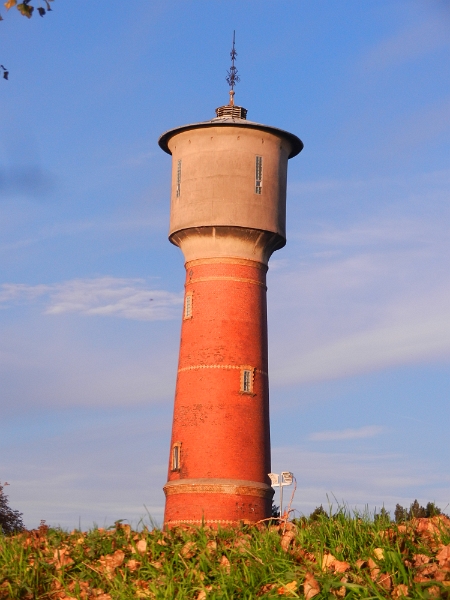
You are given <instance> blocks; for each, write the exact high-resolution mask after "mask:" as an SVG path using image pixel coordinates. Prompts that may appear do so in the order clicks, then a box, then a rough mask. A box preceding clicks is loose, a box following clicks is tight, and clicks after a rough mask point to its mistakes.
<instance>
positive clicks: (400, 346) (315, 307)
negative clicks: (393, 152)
mask: <svg viewBox="0 0 450 600" xmlns="http://www.w3.org/2000/svg"><path fill="white" fill-rule="evenodd" d="M323 183H324V185H322V182H316V183H315V182H310V183H309V184H306V190H301V191H302V192H304V193H307V194H308V195H309V200H311V196H312V197H313V198H314V200H317V204H321V203H322V201H323V202H324V203H325V204H326V203H327V201H328V197H329V196H330V195H333V194H335V193H336V190H337V191H338V192H339V193H340V190H341V191H342V190H344V189H347V191H348V190H349V189H350V191H351V185H352V182H348V183H347V187H345V186H346V184H345V182H340V181H330V182H328V184H329V185H325V184H326V183H327V182H323ZM353 183H355V182H353ZM448 183H449V173H448V172H439V173H436V174H434V175H433V176H431V175H429V176H427V177H422V178H421V179H420V180H419V178H418V179H417V180H416V181H415V186H414V187H415V189H411V190H408V189H406V191H407V196H409V205H408V210H407V211H405V206H404V203H403V205H402V210H400V209H398V210H397V209H394V208H392V207H384V208H383V209H382V210H379V212H378V215H376V216H375V215H373V213H372V214H371V215H370V216H368V217H367V218H366V219H364V218H363V219H361V218H360V220H359V221H358V222H355V221H354V222H353V223H352V222H348V221H347V222H346V223H345V225H343V226H341V227H340V226H339V225H337V224H336V223H335V224H334V225H331V224H330V223H329V222H327V221H326V220H325V219H324V218H322V219H320V218H318V219H316V220H313V219H312V218H310V220H309V221H308V222H304V223H303V224H302V228H301V229H300V230H298V231H297V233H296V235H295V236H293V240H292V242H291V245H290V246H288V247H287V249H286V251H284V252H285V258H286V261H285V262H283V263H279V265H278V269H276V270H275V271H274V272H270V274H269V280H268V281H269V318H270V322H271V323H274V324H276V325H275V326H272V334H271V358H270V362H271V381H272V383H275V384H276V385H293V384H298V383H306V382H312V381H320V380H326V379H333V378H342V377H350V376H353V375H357V374H360V373H368V372H371V371H374V370H379V369H384V368H390V367H392V366H399V365H406V364H417V363H421V362H422V363H423V362H429V361H433V360H434V361H435V360H438V361H448V360H449V359H450V310H449V306H450V282H449V280H448V277H447V276H446V273H448V270H449V269H450V249H449V246H448V227H449V226H450V215H449V211H448V206H447V204H448V203H447V201H446V200H445V198H446V196H447V195H448ZM372 184H374V182H372ZM386 184H387V182H381V183H380V182H378V187H375V185H372V189H369V188H370V187H371V186H368V185H367V182H366V184H364V185H362V184H361V186H360V191H359V194H360V199H361V201H362V202H367V200H368V198H370V197H371V195H374V197H376V196H377V194H378V195H381V196H382V192H383V190H384V187H385V185H386ZM355 185H356V183H355ZM358 185H359V184H358ZM401 185H402V184H401V182H400V183H399V184H398V186H399V187H400V186H401ZM349 186H350V188H349ZM403 187H404V189H403V196H404V195H405V185H403ZM296 192H297V193H300V190H299V189H298V190H296ZM402 212H403V213H405V212H406V214H402ZM291 239H292V238H291ZM286 252H288V253H289V254H288V256H286ZM271 290H276V293H272V291H271ZM287 314H289V319H288V320H286V315H287Z"/></svg>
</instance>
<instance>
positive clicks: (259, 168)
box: [255, 156, 263, 194]
mask: <svg viewBox="0 0 450 600" xmlns="http://www.w3.org/2000/svg"><path fill="white" fill-rule="evenodd" d="M262 163H263V159H262V156H257V157H256V162H255V193H256V194H262V177H263V164H262Z"/></svg>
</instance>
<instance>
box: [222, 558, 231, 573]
mask: <svg viewBox="0 0 450 600" xmlns="http://www.w3.org/2000/svg"><path fill="white" fill-rule="evenodd" d="M219 566H220V567H221V568H222V569H225V571H226V572H227V573H228V574H229V573H230V561H229V560H228V558H227V557H226V556H225V554H222V558H221V559H220V563H219Z"/></svg>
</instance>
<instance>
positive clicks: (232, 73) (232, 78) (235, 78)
mask: <svg viewBox="0 0 450 600" xmlns="http://www.w3.org/2000/svg"><path fill="white" fill-rule="evenodd" d="M235 38H236V31H233V47H232V48H231V52H230V56H231V67H230V70H229V71H227V76H226V80H227V82H228V85H229V86H230V88H231V90H230V105H231V106H233V105H234V86H235V85H236V84H237V83H239V81H240V78H239V75H238V70H237V69H236V67H235V66H234V61H235V60H236V56H237V52H236V49H235V47H234V43H235Z"/></svg>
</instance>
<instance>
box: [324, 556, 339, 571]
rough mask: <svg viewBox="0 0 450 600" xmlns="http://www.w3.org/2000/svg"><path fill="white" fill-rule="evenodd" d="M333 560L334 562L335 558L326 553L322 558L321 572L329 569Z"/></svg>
mask: <svg viewBox="0 0 450 600" xmlns="http://www.w3.org/2000/svg"><path fill="white" fill-rule="evenodd" d="M335 560H336V557H335V556H333V555H332V554H330V553H329V552H326V553H325V554H324V555H323V558H322V571H325V569H329V568H331V566H332V565H333V564H334V562H335Z"/></svg>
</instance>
